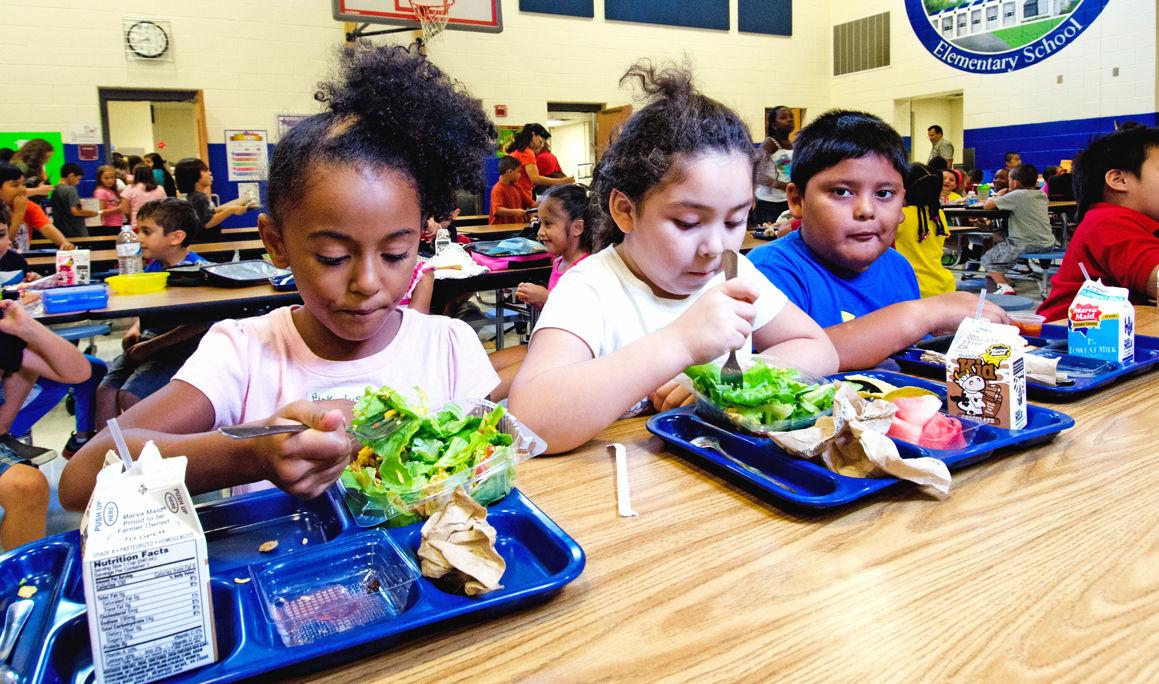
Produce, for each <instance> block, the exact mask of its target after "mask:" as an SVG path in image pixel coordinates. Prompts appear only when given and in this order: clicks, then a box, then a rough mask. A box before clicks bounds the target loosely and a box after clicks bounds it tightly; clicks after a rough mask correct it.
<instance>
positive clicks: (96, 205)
mask: <svg viewBox="0 0 1159 684" xmlns="http://www.w3.org/2000/svg"><path fill="white" fill-rule="evenodd" d="M80 208H81V209H84V210H85V211H100V210H101V201H100V200H99V199H97V198H96V197H85V198H83V199H81V201H80ZM100 225H104V219H103V218H101V217H100V216H88V217H86V218H85V227H87V228H92V227H94V226H100Z"/></svg>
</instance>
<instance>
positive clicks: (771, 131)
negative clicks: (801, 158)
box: [765, 105, 788, 139]
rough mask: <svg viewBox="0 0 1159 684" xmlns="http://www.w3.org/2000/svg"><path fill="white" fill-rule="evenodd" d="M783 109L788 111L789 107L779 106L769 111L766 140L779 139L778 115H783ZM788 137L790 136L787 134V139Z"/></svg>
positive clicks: (766, 123)
mask: <svg viewBox="0 0 1159 684" xmlns="http://www.w3.org/2000/svg"><path fill="white" fill-rule="evenodd" d="M782 109H788V107H786V106H785V105H777V106H776V107H773V108H772V109H770V110H769V115H768V117H766V118H765V137H766V138H774V139H775V138H776V137H777V115H778V114H780V113H781V110H782ZM787 137H788V135H787V134H786V138H787Z"/></svg>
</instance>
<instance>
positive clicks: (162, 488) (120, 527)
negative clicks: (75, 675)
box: [81, 442, 217, 682]
mask: <svg viewBox="0 0 1159 684" xmlns="http://www.w3.org/2000/svg"><path fill="white" fill-rule="evenodd" d="M185 464H186V459H185V457H184V456H177V457H173V458H164V459H163V458H161V454H160V453H159V452H158V451H157V448H156V447H155V446H154V445H153V443H152V442H149V443H148V444H146V445H145V448H144V449H142V450H141V457H140V458H139V459H138V460H137V462H136V463H135V464H134V466H133V468H132V469H131V470H128V471H123V469H122V466H121V463H120V461H119V460H118V461H116V462H115V463H112V464H109V465H106V466H105V467H104V468H103V469H102V470H101V472H100V473H99V474H98V475H97V486H96V489H95V490H94V491H93V496H92V498H91V499H89V505H88V509H87V510H86V511H85V520H84V521H82V523H81V530H82V533H83V535H84V542H83V543H84V553H83V563H84V569H83V574H84V592H85V605H86V606H87V608H88V623H89V639H90V640H91V642H92V652H93V666H94V668H95V673H96V680H97V682H153V681H156V680H158V679H163V678H165V677H169V676H172V675H175V674H178V673H180V672H185V671H186V670H191V669H193V668H196V667H201V666H202V665H207V664H209V663H212V662H215V661H216V660H217V640H216V638H215V635H214V628H213V606H212V604H211V603H210V590H209V554H208V552H207V550H206V546H205V533H204V532H203V531H202V529H201V522H200V521H199V520H198V518H197V512H196V511H195V510H194V509H193V501H192V499H191V498H190V496H189V490H188V489H187V488H186V487H185Z"/></svg>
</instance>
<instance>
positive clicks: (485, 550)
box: [419, 487, 507, 596]
mask: <svg viewBox="0 0 1159 684" xmlns="http://www.w3.org/2000/svg"><path fill="white" fill-rule="evenodd" d="M419 562H420V567H421V569H422V573H423V577H426V578H428V579H431V580H433V581H434V582H435V584H436V585H438V586H440V587H441V588H443V589H445V590H447V591H451V592H454V593H463V594H466V595H467V596H478V595H479V594H485V593H487V592H489V591H495V590H496V589H501V588H502V585H500V584H499V580H500V579H501V578H502V577H503V572H504V571H505V570H506V569H507V562H506V561H504V560H503V557H502V556H500V555H499V552H498V551H496V550H495V528H494V527H491V525H489V524H487V509H486V508H484V507H483V506H480V505H479V504H477V503H475V500H474V499H472V498H471V497H470V496H468V495H467V492H465V491H464V490H463V488H462V487H459V488H457V489H455V493H454V494H452V495H451V498H450V500H448V501H447V505H446V507H445V508H443V509H442V510H441V511H437V512H436V513H435V514H434V515H432V516H431V517H430V518H429V519H427V521H426V522H425V523H423V529H422V543H421V544H419Z"/></svg>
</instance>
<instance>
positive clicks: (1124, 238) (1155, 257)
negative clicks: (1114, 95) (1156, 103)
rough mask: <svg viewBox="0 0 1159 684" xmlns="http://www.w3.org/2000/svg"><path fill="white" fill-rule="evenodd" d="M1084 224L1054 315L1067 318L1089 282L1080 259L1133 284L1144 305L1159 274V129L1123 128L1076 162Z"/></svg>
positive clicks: (1056, 285)
mask: <svg viewBox="0 0 1159 684" xmlns="http://www.w3.org/2000/svg"><path fill="white" fill-rule="evenodd" d="M1074 178H1075V189H1076V190H1078V211H1079V217H1080V222H1079V226H1078V228H1077V229H1076V230H1075V233H1074V237H1073V238H1071V241H1070V245H1069V246H1068V247H1067V250H1066V256H1065V257H1063V260H1062V265H1061V266H1060V267H1059V269H1058V273H1056V274H1055V276H1054V278H1053V279H1051V290H1050V295H1049V296H1047V298H1046V301H1044V302H1043V303H1042V305H1041V306H1039V307H1038V313H1039V314H1041V315H1043V316H1045V317H1046V320H1048V321H1053V320H1058V319H1062V318H1066V315H1067V308H1068V307H1069V306H1070V302H1071V300H1072V299H1074V296H1075V294H1077V293H1078V290H1079V288H1080V287H1082V284H1083V280H1084V278H1083V275H1082V271H1081V270H1080V269H1079V264H1082V265H1084V266H1085V267H1086V269H1087V272H1089V273H1090V274H1091V277H1092V278H1101V279H1102V281H1103V283H1104V284H1106V285H1113V286H1116V287H1125V288H1127V289H1128V290H1130V291H1131V299H1132V301H1134V302H1137V303H1143V302H1145V301H1146V300H1147V299H1148V298H1151V299H1154V298H1155V296H1156V292H1155V288H1156V278H1159V128H1149V127H1142V126H1140V127H1136V128H1127V129H1120V130H1119V131H1118V132H1116V133H1111V134H1110V135H1106V136H1103V137H1102V138H1099V139H1097V140H1095V141H1094V142H1092V143H1091V144H1090V145H1088V146H1087V148H1086V149H1085V150H1083V152H1082V153H1081V154H1080V155H1079V156H1078V158H1077V159H1076V160H1075V165H1074Z"/></svg>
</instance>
